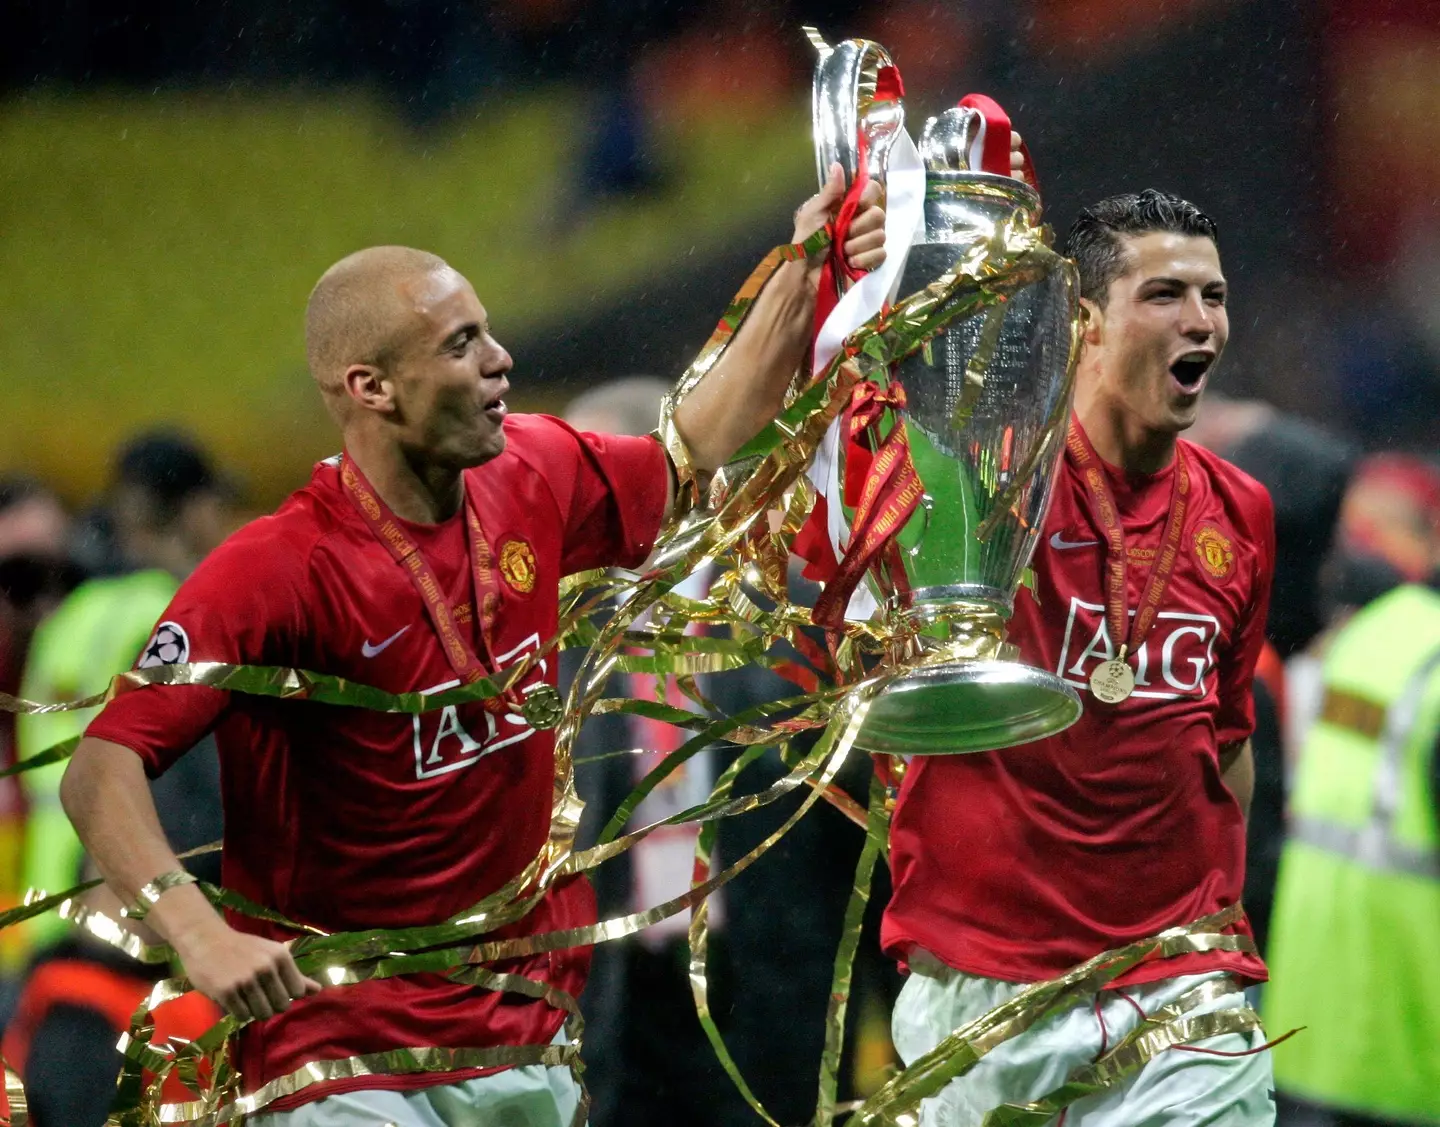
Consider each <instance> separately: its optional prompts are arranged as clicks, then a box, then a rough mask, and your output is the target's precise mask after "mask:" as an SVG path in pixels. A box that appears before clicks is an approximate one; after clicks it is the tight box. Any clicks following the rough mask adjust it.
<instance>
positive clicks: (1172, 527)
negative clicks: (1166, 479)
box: [1065, 418, 1190, 661]
mask: <svg viewBox="0 0 1440 1127" xmlns="http://www.w3.org/2000/svg"><path fill="white" fill-rule="evenodd" d="M1065 448H1066V449H1067V450H1068V451H1069V453H1070V457H1071V458H1072V459H1073V460H1074V462H1075V465H1076V466H1077V467H1079V469H1080V474H1081V476H1082V477H1083V478H1084V479H1085V488H1086V489H1087V490H1088V491H1089V493H1090V498H1091V501H1092V502H1093V505H1092V510H1093V513H1094V516H1095V519H1096V520H1097V521H1098V522H1099V525H1100V528H1101V531H1103V532H1104V534H1105V624H1106V626H1107V627H1108V628H1109V631H1110V637H1111V639H1112V640H1113V641H1115V642H1116V643H1117V644H1119V646H1120V654H1119V660H1121V661H1125V660H1126V659H1127V656H1128V655H1129V654H1133V653H1134V652H1135V651H1136V650H1138V649H1139V648H1140V646H1141V645H1142V644H1144V642H1145V638H1146V636H1147V635H1148V634H1149V633H1150V628H1151V627H1152V626H1154V625H1155V619H1156V616H1157V615H1158V614H1159V611H1160V600H1161V599H1162V598H1164V596H1165V586H1166V584H1167V583H1168V582H1169V581H1170V573H1171V572H1173V571H1174V570H1175V561H1176V560H1177V559H1178V558H1179V556H1180V537H1181V535H1182V534H1183V532H1184V528H1185V512H1186V510H1187V509H1188V508H1189V505H1190V467H1189V466H1188V465H1187V464H1186V461H1185V451H1184V449H1183V448H1181V447H1178V446H1177V447H1176V450H1175V478H1174V480H1173V481H1172V482H1171V485H1170V515H1169V516H1168V517H1166V519H1165V533H1164V536H1163V537H1162V538H1161V541H1160V554H1159V556H1157V557H1156V559H1155V566H1154V567H1153V568H1152V569H1151V571H1150V580H1149V582H1148V583H1146V584H1145V593H1144V594H1143V595H1142V596H1141V597H1140V606H1139V609H1138V610H1137V611H1136V613H1135V621H1134V622H1133V623H1128V625H1129V629H1128V630H1127V629H1126V626H1127V621H1128V619H1129V617H1130V612H1129V608H1128V607H1127V606H1126V605H1125V595H1126V571H1127V561H1126V556H1125V529H1124V528H1123V527H1122V526H1121V524H1120V513H1119V510H1118V509H1116V507H1115V497H1114V495H1113V494H1112V493H1111V492H1110V483H1109V481H1107V480H1106V478H1105V467H1104V466H1103V465H1101V464H1100V457H1099V455H1098V454H1096V453H1095V450H1094V448H1093V447H1092V446H1091V445H1090V439H1089V437H1088V436H1087V435H1086V434H1085V432H1084V430H1082V429H1081V427H1080V425H1079V423H1077V422H1076V421H1075V420H1074V419H1073V418H1072V419H1071V420H1070V430H1069V432H1068V433H1067V434H1066V436H1065Z"/></svg>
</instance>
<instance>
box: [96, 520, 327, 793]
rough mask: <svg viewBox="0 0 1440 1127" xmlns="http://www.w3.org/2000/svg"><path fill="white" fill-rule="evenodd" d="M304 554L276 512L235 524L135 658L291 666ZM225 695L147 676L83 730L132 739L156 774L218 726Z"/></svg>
mask: <svg viewBox="0 0 1440 1127" xmlns="http://www.w3.org/2000/svg"><path fill="white" fill-rule="evenodd" d="M307 555H308V550H307V549H305V548H302V546H301V545H298V544H296V543H295V542H294V540H293V539H292V538H289V537H287V536H286V535H285V528H284V526H283V524H282V522H280V521H279V520H278V519H277V518H275V517H265V518H262V519H261V520H258V521H256V522H254V523H253V524H251V525H248V526H247V527H245V528H243V529H241V530H240V531H239V532H237V533H236V534H235V535H234V536H232V537H231V538H230V539H229V540H227V541H226V542H225V543H224V544H222V545H221V546H220V547H219V548H217V549H216V550H215V551H214V552H212V553H211V554H210V555H209V557H207V558H206V559H205V561H204V562H203V563H201V565H200V566H199V567H198V568H197V569H196V570H195V573H194V574H193V575H191V576H190V578H189V579H187V580H186V581H185V582H184V583H183V584H181V586H180V590H179V591H177V592H176V594H175V598H174V599H173V600H172V601H171V603H170V605H169V607H167V608H166V610H165V613H164V614H163V615H162V616H161V619H160V622H159V623H158V624H157V625H156V627H155V630H154V632H153V633H152V634H151V637H150V641H149V642H148V643H147V644H146V646H145V649H144V650H142V651H141V653H140V657H139V660H138V661H137V662H136V666H137V667H138V668H146V667H148V666H154V665H177V664H180V663H181V662H192V661H224V662H234V663H236V664H241V665H294V664H295V656H296V650H297V642H298V640H299V638H300V636H301V628H302V624H303V622H304V613H303V607H304V603H305V600H304V576H305V574H306V564H305V558H306V556H307ZM229 703H230V694H229V693H228V692H223V691H221V690H218V689H209V688H204V687H202V686H196V685H147V686H145V687H143V688H140V689H133V690H131V691H129V692H125V693H122V694H120V695H119V696H117V697H116V698H115V699H114V700H113V701H111V702H110V703H109V704H108V705H106V706H105V708H104V710H103V711H102V712H101V713H100V715H98V716H97V717H96V718H95V719H94V720H93V721H91V723H90V726H89V728H88V729H87V730H86V735H88V736H95V737H98V738H99V739H102V740H110V741H111V742H113V743H118V744H123V745H124V746H125V747H128V748H131V749H132V750H133V751H135V752H136V754H138V755H139V756H140V758H141V759H142V760H144V762H145V772H146V774H147V775H149V776H150V777H151V778H154V777H155V776H157V775H159V774H161V773H162V772H163V771H164V770H165V769H166V768H167V767H169V766H170V765H171V764H172V763H174V762H175V760H177V759H178V758H180V756H181V755H183V754H184V753H185V752H186V751H188V750H189V749H190V748H191V747H193V746H194V745H195V744H196V743H197V742H198V741H199V740H200V739H202V738H203V737H204V736H205V735H207V734H208V733H209V732H210V731H211V730H212V729H214V727H215V726H216V724H218V723H219V722H220V719H221V717H222V716H223V715H224V713H225V710H226V708H227V707H228V706H229Z"/></svg>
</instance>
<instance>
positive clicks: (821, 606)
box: [811, 381, 924, 630]
mask: <svg viewBox="0 0 1440 1127" xmlns="http://www.w3.org/2000/svg"><path fill="white" fill-rule="evenodd" d="M853 396H854V398H853V399H852V400H851V404H850V408H849V411H848V418H849V428H848V429H849V438H848V444H849V453H848V454H847V464H846V471H845V491H846V493H847V497H846V501H847V503H849V501H850V497H849V496H848V495H849V494H851V491H852V490H854V489H855V488H856V487H857V486H858V494H859V495H858V496H857V497H855V501H854V504H855V527H854V528H853V529H852V530H851V533H850V544H849V547H847V548H846V550H845V558H844V559H842V560H841V561H840V567H839V569H838V570H837V571H836V572H835V575H834V576H833V577H832V578H831V579H830V581H829V582H828V583H826V584H825V590H824V591H823V592H822V593H821V595H820V597H819V598H818V599H816V600H815V609H814V611H813V612H812V615H811V618H812V620H813V621H814V622H815V624H816V625H818V626H823V627H825V628H826V629H827V630H839V629H840V628H841V627H842V626H843V625H844V623H845V608H846V606H847V605H848V604H849V602H850V596H851V595H852V594H853V593H854V591H855V588H856V587H857V586H858V585H859V583H860V579H861V577H862V576H863V575H864V574H865V569H866V568H868V567H869V566H870V564H871V563H872V562H873V561H874V560H875V558H876V557H877V556H879V555H880V554H881V552H882V550H883V549H885V547H886V546H887V545H888V544H890V543H891V542H892V541H893V539H894V537H895V534H896V533H897V532H899V531H900V529H901V528H903V527H904V525H905V522H906V521H907V520H909V519H910V515H911V514H912V513H913V512H914V511H915V507H916V506H917V505H918V504H919V503H920V495H921V494H922V493H923V492H924V486H923V485H922V484H921V482H920V475H919V474H918V473H917V472H916V470H915V463H914V462H913V461H912V460H911V458H910V441H909V439H908V438H907V437H906V434H905V425H904V423H902V422H900V421H898V420H897V421H896V424H895V427H894V429H893V430H891V432H890V433H889V434H888V435H886V436H885V441H883V442H882V443H880V448H879V449H878V450H876V451H875V453H874V455H873V457H872V456H871V453H870V450H869V448H868V446H867V445H866V442H868V441H873V435H874V432H875V431H876V430H878V429H879V426H880V420H881V419H882V418H883V417H884V413H885V411H886V410H887V409H889V410H892V411H899V410H901V409H903V408H904V406H905V389H904V388H902V387H901V386H900V385H899V384H891V385H890V386H889V387H888V388H883V389H882V388H880V387H879V386H877V385H876V384H874V383H871V382H869V381H866V382H865V383H861V384H857V385H856V387H855V390H854V393H853ZM862 462H863V465H864V469H863V473H864V476H863V478H861V477H859V476H858V474H855V473H852V468H853V466H854V465H855V464H859V463H862Z"/></svg>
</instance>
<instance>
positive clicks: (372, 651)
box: [360, 626, 410, 657]
mask: <svg viewBox="0 0 1440 1127" xmlns="http://www.w3.org/2000/svg"><path fill="white" fill-rule="evenodd" d="M409 629H410V627H409V626H402V627H400V629H399V630H397V631H395V633H393V634H391V635H390V637H388V638H386V639H385V640H384V641H383V642H381V643H380V644H379V645H376V646H372V645H371V644H370V639H368V638H367V639H365V642H364V644H363V645H361V647H360V652H361V653H362V654H364V655H365V656H366V657H374V656H375V655H376V654H378V653H380V652H381V651H382V650H384V649H385V647H386V646H388V645H389V644H390V643H391V642H393V641H394V640H395V639H396V638H398V637H400V635H401V634H403V633H405V631H407V630H409Z"/></svg>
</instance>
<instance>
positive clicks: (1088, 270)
mask: <svg viewBox="0 0 1440 1127" xmlns="http://www.w3.org/2000/svg"><path fill="white" fill-rule="evenodd" d="M1152 231H1169V232H1172V233H1174V234H1176V235H1190V236H1192V237H1194V238H1201V239H1209V240H1210V241H1211V242H1212V243H1214V244H1215V245H1216V246H1217V247H1218V246H1219V245H1220V236H1219V230H1218V229H1217V228H1216V226H1215V220H1213V219H1211V218H1210V217H1209V216H1208V215H1206V214H1205V213H1204V212H1203V211H1201V210H1200V209H1199V208H1198V207H1196V206H1195V205H1194V204H1193V203H1191V202H1190V201H1189V200H1182V199H1181V198H1180V197H1179V196H1172V195H1170V193H1168V192H1160V191H1157V190H1156V189H1154V188H1146V189H1145V190H1144V191H1143V192H1139V193H1136V192H1129V193H1126V194H1125V195H1122V196H1110V197H1108V198H1107V199H1103V200H1101V201H1100V202H1099V203H1097V204H1092V205H1091V206H1090V207H1087V208H1085V209H1083V210H1082V211H1081V212H1080V214H1079V216H1078V217H1077V218H1076V220H1075V222H1074V223H1072V224H1071V225H1070V231H1069V233H1068V234H1067V235H1066V236H1065V255H1066V257H1067V258H1073V259H1074V260H1075V262H1076V264H1077V265H1078V266H1079V267H1080V296H1081V297H1086V298H1089V299H1090V300H1091V301H1093V302H1094V303H1095V304H1096V305H1098V306H1100V308H1102V309H1103V308H1105V299H1106V297H1107V296H1108V295H1109V293H1110V283H1111V282H1113V281H1114V280H1115V279H1116V278H1118V277H1120V275H1122V274H1123V273H1125V245H1124V244H1123V243H1122V242H1121V241H1120V237H1121V236H1122V235H1148V234H1150V233H1151V232H1152Z"/></svg>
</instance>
